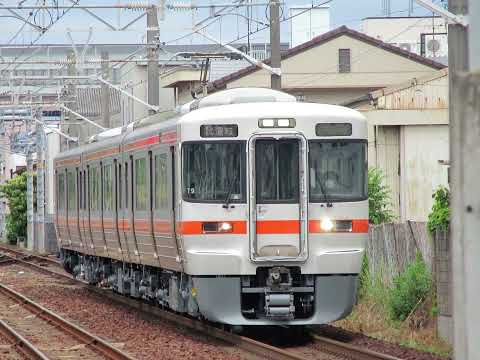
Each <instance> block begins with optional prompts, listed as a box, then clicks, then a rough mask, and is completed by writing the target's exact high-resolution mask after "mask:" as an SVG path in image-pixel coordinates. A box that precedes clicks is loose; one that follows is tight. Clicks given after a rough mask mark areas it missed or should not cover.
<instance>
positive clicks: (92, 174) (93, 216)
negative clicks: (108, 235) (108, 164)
mask: <svg viewBox="0 0 480 360" xmlns="http://www.w3.org/2000/svg"><path fill="white" fill-rule="evenodd" d="M87 168H88V190H89V191H88V205H89V207H88V208H89V211H88V222H89V227H90V234H91V236H92V243H93V246H94V251H95V254H96V255H97V256H108V253H107V246H106V244H105V240H104V237H103V224H102V201H101V199H102V185H101V176H102V174H101V171H102V166H101V163H100V162H91V163H90V164H89V165H88V167H87Z"/></svg>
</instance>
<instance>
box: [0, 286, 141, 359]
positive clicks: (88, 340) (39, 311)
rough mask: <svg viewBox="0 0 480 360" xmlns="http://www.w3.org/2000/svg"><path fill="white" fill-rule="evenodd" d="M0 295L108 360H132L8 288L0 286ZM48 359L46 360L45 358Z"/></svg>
mask: <svg viewBox="0 0 480 360" xmlns="http://www.w3.org/2000/svg"><path fill="white" fill-rule="evenodd" d="M0 293H2V294H3V295H5V296H7V297H8V298H10V299H12V300H13V301H15V302H16V303H19V304H22V305H23V306H24V307H25V308H27V309H28V310H29V311H31V312H32V313H33V314H35V315H36V316H37V317H39V318H41V319H43V320H45V321H47V322H48V323H50V324H53V325H54V326H56V327H57V328H58V329H60V330H61V331H63V332H64V333H66V334H69V335H70V336H72V337H73V338H75V339H76V340H78V341H80V342H82V343H83V344H86V345H87V347H90V348H91V349H93V350H95V351H96V352H98V353H100V354H102V355H103V356H105V357H106V358H107V359H110V360H134V359H133V358H132V357H131V356H130V355H128V354H126V353H124V352H122V351H121V350H119V349H117V348H115V347H113V346H112V345H110V344H109V343H108V342H106V341H105V340H103V339H101V338H99V337H98V336H96V335H93V334H91V333H89V332H88V331H86V330H84V329H82V328H81V327H79V326H77V325H75V324H74V323H72V322H70V321H68V320H66V319H64V318H62V317H60V316H59V315H57V314H55V313H54V312H52V311H50V310H48V309H47V308H45V307H43V306H42V305H40V304H37V303H35V302H34V301H32V300H30V299H28V298H27V297H25V296H23V295H22V294H20V293H18V292H16V291H15V290H12V289H10V288H9V287H7V286H5V285H3V284H0ZM47 359H48V358H47Z"/></svg>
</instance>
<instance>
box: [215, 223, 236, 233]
mask: <svg viewBox="0 0 480 360" xmlns="http://www.w3.org/2000/svg"><path fill="white" fill-rule="evenodd" d="M232 230H233V226H232V224H231V223H229V222H221V223H219V224H218V232H232Z"/></svg>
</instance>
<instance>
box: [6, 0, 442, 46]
mask: <svg viewBox="0 0 480 360" xmlns="http://www.w3.org/2000/svg"><path fill="white" fill-rule="evenodd" d="M70 1H71V0H58V3H59V4H60V5H62V4H64V5H68V4H70ZM120 1H121V2H139V1H137V0H130V1H129V0H120ZM230 1H231V0H196V3H197V4H212V3H217V4H219V3H222V4H224V3H229V2H230ZM254 1H257V2H261V3H265V2H267V0H254ZM284 1H285V3H286V4H285V5H284V8H285V7H287V8H288V6H290V5H305V4H309V5H311V4H312V1H311V0H310V1H308V0H284ZM17 2H18V0H6V1H2V3H3V4H5V5H6V4H16V3H17ZM35 2H36V1H35V0H28V1H26V2H25V3H24V5H28V4H30V5H33V4H35ZM47 2H48V1H47ZM50 2H53V1H52V0H50ZM117 2H119V1H118V0H96V1H94V0H80V4H83V5H86V4H96V5H98V4H115V3H117ZM322 2H325V0H314V1H313V4H314V5H316V4H320V3H322ZM408 2H409V0H391V11H392V15H393V16H406V15H407V14H408ZM436 2H440V0H437V1H436ZM166 3H167V4H168V3H190V0H179V1H169V0H166ZM329 5H330V10H331V14H330V16H331V18H330V22H331V28H332V29H334V28H336V27H338V26H341V25H347V26H348V27H351V28H354V29H360V24H361V20H362V19H363V18H365V17H369V16H381V15H382V0H332V1H331V2H330V3H329ZM414 9H415V12H414V14H415V15H431V13H429V12H426V11H425V10H424V9H422V8H420V7H419V5H417V4H415V5H414ZM265 10H266V9H265V7H255V8H254V9H253V10H252V14H251V16H252V17H253V18H255V19H258V20H260V21H267V20H266V17H265ZM19 12H20V13H22V14H24V15H26V17H29V20H30V21H31V22H33V23H35V24H45V23H49V22H51V21H52V20H56V19H57V18H58V17H60V19H59V20H56V22H55V24H54V25H53V26H52V27H51V28H50V30H49V31H48V32H47V33H46V34H44V35H43V36H42V37H41V38H40V39H39V40H38V43H70V40H69V38H68V37H67V35H66V33H67V29H70V30H71V34H72V36H73V38H74V41H75V42H78V43H80V42H84V41H85V40H86V39H87V37H88V27H89V26H92V28H93V29H94V34H93V37H92V39H91V42H92V43H132V42H133V43H137V42H141V41H142V39H143V37H144V34H145V27H146V21H145V18H143V19H142V20H140V21H139V22H138V23H136V24H135V25H133V26H132V27H131V28H130V29H129V30H128V31H123V32H113V31H106V29H107V28H106V26H105V25H104V24H102V23H101V22H99V21H98V20H96V19H94V18H93V17H91V16H90V15H88V14H86V13H85V12H83V11H81V10H78V9H76V10H71V11H69V12H68V13H66V14H64V15H63V16H62V10H58V11H57V10H51V11H50V13H47V12H38V13H34V14H32V15H30V16H28V11H26V10H20V11H19ZM237 12H240V13H242V14H245V9H242V10H238V11H237ZM0 14H1V15H0V24H1V25H0V29H1V31H0V42H1V43H2V44H5V43H7V42H8V41H11V43H12V44H29V43H30V42H31V41H32V40H34V39H36V38H37V37H38V36H39V33H38V32H37V31H35V30H33V29H32V27H30V26H29V25H25V26H24V27H23V31H22V32H20V33H19V35H18V36H17V37H14V36H15V34H16V33H17V31H19V29H20V28H21V26H22V24H23V23H22V22H20V21H19V20H16V19H12V18H10V17H3V16H5V15H11V14H9V13H8V12H7V11H6V10H0ZM95 14H97V15H99V16H101V17H102V18H104V19H106V20H108V21H110V22H112V23H114V24H115V25H117V24H118V23H119V22H120V24H123V25H124V24H127V23H128V22H129V21H130V20H131V19H133V18H134V17H136V16H138V15H139V14H140V13H139V12H134V11H129V10H122V11H120V12H119V11H118V10H95ZM207 15H208V10H203V11H197V12H196V13H195V17H194V19H192V12H191V11H173V10H167V11H166V13H165V20H164V21H162V22H161V23H160V26H161V36H160V37H161V40H162V41H163V42H167V43H172V40H174V39H176V38H178V37H180V36H182V35H185V34H189V33H191V28H192V21H193V20H196V21H199V20H200V19H203V18H204V17H205V16H207ZM284 17H288V9H287V10H284ZM256 29H257V25H252V30H256ZM281 29H282V41H288V40H289V38H290V29H289V23H288V21H285V22H283V23H282V28H281ZM208 31H209V33H210V34H211V35H213V36H214V37H216V38H217V39H219V38H220V37H221V40H222V41H224V42H225V41H232V40H234V39H236V38H238V37H240V36H243V35H245V34H246V33H247V25H246V20H244V19H242V18H240V17H237V16H226V17H224V18H222V20H221V21H218V22H216V23H215V24H213V25H212V26H210V27H209V28H208ZM268 36H269V35H268V30H264V31H261V32H258V33H257V34H255V35H253V36H252V41H258V42H265V41H268V40H267V39H268ZM12 39H13V40H12ZM192 42H193V43H200V42H202V43H205V42H208V41H206V40H204V39H202V38H201V37H200V36H199V35H195V36H188V37H186V38H184V39H182V40H181V41H178V42H173V43H187V44H188V43H192Z"/></svg>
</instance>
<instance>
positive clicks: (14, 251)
mask: <svg viewBox="0 0 480 360" xmlns="http://www.w3.org/2000/svg"><path fill="white" fill-rule="evenodd" d="M0 251H6V252H10V253H12V254H14V255H15V256H22V257H23V258H25V257H27V258H28V257H30V258H34V259H37V260H41V261H46V262H49V263H51V264H54V265H61V263H60V261H58V260H56V259H53V258H51V257H48V256H43V255H38V254H33V253H27V252H24V251H21V250H17V249H14V248H12V247H10V246H7V245H4V244H0ZM10 261H12V260H10Z"/></svg>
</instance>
